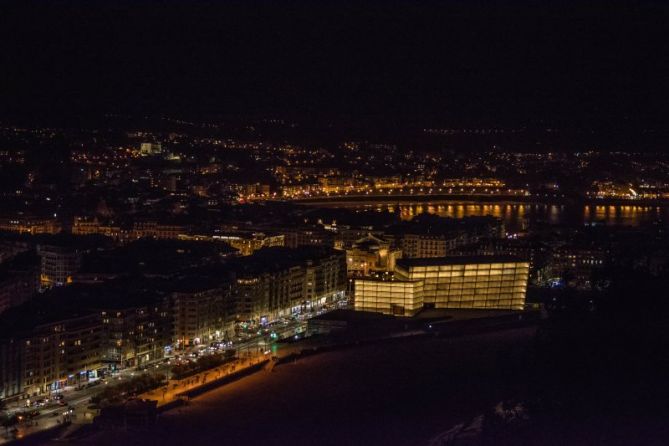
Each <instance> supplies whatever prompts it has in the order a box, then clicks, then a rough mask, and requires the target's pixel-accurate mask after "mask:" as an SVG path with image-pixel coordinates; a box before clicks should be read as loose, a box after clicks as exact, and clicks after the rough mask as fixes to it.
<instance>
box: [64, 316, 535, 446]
mask: <svg viewBox="0 0 669 446" xmlns="http://www.w3.org/2000/svg"><path fill="white" fill-rule="evenodd" d="M533 334H534V329H532V328H523V329H514V330H508V331H504V332H500V333H489V334H483V335H476V336H468V337H463V338H455V339H444V338H428V339H425V338H422V339H414V340H403V341H401V342H398V343H392V344H384V345H370V346H365V347H361V348H357V349H353V350H347V351H340V352H335V353H327V354H323V355H320V356H315V357H312V358H308V359H305V360H302V361H300V362H298V363H296V364H288V365H283V366H281V367H278V368H276V369H275V371H274V372H272V373H267V372H261V373H258V374H256V375H254V376H251V377H249V378H246V379H243V380H241V381H239V382H236V383H233V384H231V385H228V386H226V387H223V388H221V389H218V390H215V391H213V392H211V393H209V394H206V395H204V396H202V397H199V398H197V399H195V400H193V401H191V403H190V404H189V405H188V406H186V407H183V408H180V409H176V410H174V411H172V412H168V413H165V414H163V415H161V417H160V419H159V421H158V424H157V426H155V427H154V428H152V429H150V430H144V431H132V432H119V431H114V432H96V433H93V434H91V435H89V436H86V437H84V438H82V439H80V440H78V441H77V442H76V444H82V445H119V444H124V445H146V444H159V445H183V444H190V445H220V444H227V445H256V444H262V445H314V444H318V445H377V444H378V445H420V444H427V443H428V442H429V440H430V438H432V437H433V436H434V435H436V434H438V433H439V432H442V431H444V430H448V429H449V428H450V427H451V426H452V425H453V424H455V423H458V422H462V421H465V420H466V419H468V418H471V417H472V416H473V415H476V414H477V413H480V412H481V411H483V410H485V409H487V408H489V407H490V406H491V405H493V404H495V403H496V402H497V401H500V400H501V399H505V398H510V397H513V396H514V395H516V394H517V392H518V391H519V389H520V388H521V386H522V383H521V382H520V381H521V379H520V376H521V375H522V374H521V373H517V372H518V367H520V364H521V363H522V356H523V352H524V350H525V348H526V347H527V345H528V343H529V342H530V341H531V338H532V335H533Z"/></svg>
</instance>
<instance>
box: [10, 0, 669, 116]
mask: <svg viewBox="0 0 669 446" xmlns="http://www.w3.org/2000/svg"><path fill="white" fill-rule="evenodd" d="M221 3H223V2H221ZM357 3H358V2H252V3H246V2H238V3H227V2H226V4H225V5H222V4H218V3H214V2H211V3H202V2H200V3H196V2H185V1H184V2H141V5H139V6H138V5H136V4H135V2H106V3H105V4H102V2H52V3H48V4H47V3H46V2H42V3H30V4H29V5H28V6H26V5H25V3H24V2H17V3H15V4H13V5H8V4H5V5H4V6H3V11H2V14H0V50H1V51H0V58H1V59H0V66H2V70H1V73H0V95H1V97H2V105H0V107H2V116H4V117H12V116H19V115H31V114H34V115H36V116H37V115H61V116H68V115H71V114H89V113H107V112H128V113H166V114H176V115H182V116H188V115H194V114H216V113H220V114H246V115H267V116H302V115H308V116H324V117H329V118H333V117H334V118H337V117H342V116H344V117H347V119H355V118H356V117H369V116H372V117H375V119H385V118H386V117H394V118H398V117H401V118H404V119H408V120H420V119H430V120H432V121H434V120H438V121H440V122H444V123H454V124H465V125H516V124H518V123H523V122H526V121H528V120H533V121H544V120H545V121H547V122H557V123H558V124H565V125H583V126H588V125H595V126H596V125H616V126H617V125H630V126H633V127H638V128H646V127H656V128H657V127H662V128H666V127H667V122H668V119H667V111H666V105H667V103H668V100H667V99H668V98H669V81H668V80H667V79H668V76H667V74H666V73H667V68H669V62H668V58H667V54H668V53H667V49H668V46H669V33H668V32H667V29H668V28H669V26H668V23H669V20H668V19H669V14H668V12H669V9H668V7H667V3H664V2H636V3H632V2H630V3H627V4H624V3H615V4H609V2H602V3H601V4H599V5H595V6H593V4H592V3H591V2H587V3H588V4H589V6H584V5H582V4H581V5H579V4H578V3H576V2H507V1H499V2H469V1H461V2H451V3H442V4H436V3H428V2H366V3H365V5H364V6H360V5H358V4H357ZM583 3H586V2H583Z"/></svg>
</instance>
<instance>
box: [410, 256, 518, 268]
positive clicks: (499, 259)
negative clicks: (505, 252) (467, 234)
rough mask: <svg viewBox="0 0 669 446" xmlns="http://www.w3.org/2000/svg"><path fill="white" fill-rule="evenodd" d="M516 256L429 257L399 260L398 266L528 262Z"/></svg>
mask: <svg viewBox="0 0 669 446" xmlns="http://www.w3.org/2000/svg"><path fill="white" fill-rule="evenodd" d="M528 261H529V260H523V259H521V258H519V257H515V256H449V257H427V258H418V259H399V260H398V261H397V266H400V267H402V268H410V267H415V266H440V265H466V264H481V263H511V262H514V263H516V262H528Z"/></svg>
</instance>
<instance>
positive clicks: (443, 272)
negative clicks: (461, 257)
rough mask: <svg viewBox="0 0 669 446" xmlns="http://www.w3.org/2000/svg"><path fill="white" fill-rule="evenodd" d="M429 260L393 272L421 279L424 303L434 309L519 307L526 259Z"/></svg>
mask: <svg viewBox="0 0 669 446" xmlns="http://www.w3.org/2000/svg"><path fill="white" fill-rule="evenodd" d="M431 260H433V262H431V263H429V264H428V262H423V263H421V264H411V263H407V264H403V265H400V266H398V268H397V270H396V275H397V276H398V277H400V278H402V279H405V280H420V281H423V283H424V287H423V300H424V303H425V304H426V305H429V306H434V307H435V308H490V309H507V310H522V309H523V307H524V304H525V295H526V293H527V279H528V275H529V270H530V264H529V262H524V261H505V262H501V261H492V260H488V261H486V260H484V259H481V260H476V261H469V262H467V263H465V262H462V263H458V261H457V260H454V258H449V259H448V260H447V261H446V260H445V259H431ZM440 260H441V264H440Z"/></svg>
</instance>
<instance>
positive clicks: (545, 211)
mask: <svg viewBox="0 0 669 446" xmlns="http://www.w3.org/2000/svg"><path fill="white" fill-rule="evenodd" d="M355 207H359V208H366V209H370V208H373V209H374V210H376V211H390V212H399V215H400V218H401V219H402V220H410V219H412V218H413V217H414V216H416V215H419V214H422V213H425V212H427V213H429V214H437V215H440V216H442V217H451V218H463V217H470V216H484V215H491V216H493V217H497V218H500V219H502V220H504V222H505V224H506V226H507V228H509V229H510V230H522V229H525V228H526V227H527V225H528V224H529V223H531V222H545V223H550V224H562V223H568V224H583V223H594V222H600V223H603V224H606V225H625V226H638V225H640V224H642V223H646V222H652V221H668V220H669V218H667V217H669V208H665V207H660V206H635V205H624V206H623V205H618V206H611V205H585V206H582V207H581V206H569V205H558V204H499V203H457V202H434V203H400V204H366V205H359V206H355Z"/></svg>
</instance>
